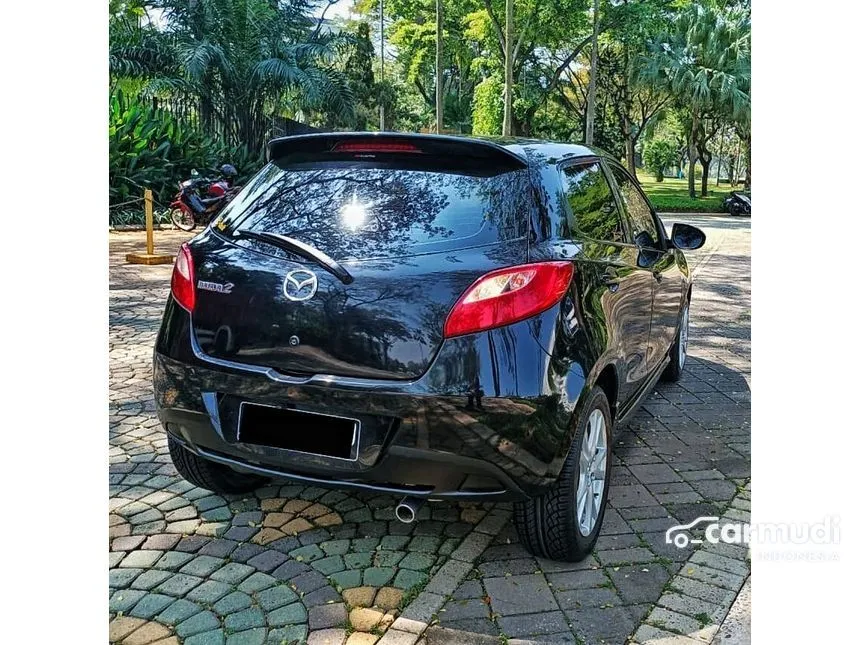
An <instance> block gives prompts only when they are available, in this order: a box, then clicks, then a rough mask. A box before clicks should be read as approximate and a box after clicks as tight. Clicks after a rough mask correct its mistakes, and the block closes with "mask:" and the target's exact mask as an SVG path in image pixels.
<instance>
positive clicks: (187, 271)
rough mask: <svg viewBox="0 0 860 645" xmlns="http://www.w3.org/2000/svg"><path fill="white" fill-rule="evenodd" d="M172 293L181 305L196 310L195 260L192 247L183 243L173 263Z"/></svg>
mask: <svg viewBox="0 0 860 645" xmlns="http://www.w3.org/2000/svg"><path fill="white" fill-rule="evenodd" d="M170 293H172V294H173V298H174V299H175V300H176V302H178V303H179V306H180V307H182V308H183V309H185V310H186V311H188V312H192V311H194V300H195V294H194V260H193V259H192V258H191V249H189V248H188V244H183V245H182V247H181V248H180V249H179V255H177V256H176V264H174V265H173V277H172V278H171V279H170Z"/></svg>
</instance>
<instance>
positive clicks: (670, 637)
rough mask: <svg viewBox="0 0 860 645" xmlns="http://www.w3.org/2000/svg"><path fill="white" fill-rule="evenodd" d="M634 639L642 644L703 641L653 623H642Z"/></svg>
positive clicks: (697, 644)
mask: <svg viewBox="0 0 860 645" xmlns="http://www.w3.org/2000/svg"><path fill="white" fill-rule="evenodd" d="M633 640H634V641H635V642H637V643H641V644H642V645H651V644H653V645H701V643H702V641H700V640H694V639H692V638H688V637H687V636H681V635H680V634H673V633H671V632H667V631H665V630H663V629H658V628H657V627H654V626H652V625H640V626H639V629H637V630H636V633H635V634H634V635H633Z"/></svg>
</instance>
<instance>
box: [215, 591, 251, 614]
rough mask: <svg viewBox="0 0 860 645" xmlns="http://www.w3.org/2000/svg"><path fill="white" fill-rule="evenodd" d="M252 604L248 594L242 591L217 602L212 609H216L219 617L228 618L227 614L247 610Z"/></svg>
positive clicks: (230, 594)
mask: <svg viewBox="0 0 860 645" xmlns="http://www.w3.org/2000/svg"><path fill="white" fill-rule="evenodd" d="M251 604H252V600H251V597H250V596H249V595H248V594H246V593H244V592H242V591H234V592H232V593H229V594H227V595H226V596H224V597H223V598H221V600H219V601H218V602H216V603H215V604H214V605H213V606H212V609H214V610H215V611H216V612H217V613H218V614H219V615H221V616H226V615H227V614H232V613H233V612H237V611H242V610H243V609H247V608H248V607H250V606H251Z"/></svg>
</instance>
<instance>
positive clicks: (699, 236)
mask: <svg viewBox="0 0 860 645" xmlns="http://www.w3.org/2000/svg"><path fill="white" fill-rule="evenodd" d="M704 244H705V234H704V232H702V230H701V229H698V228H696V227H695V226H690V225H689V224H680V223H676V224H673V225H672V246H674V247H675V248H676V249H681V250H683V251H693V250H695V249H700V248H702V246H703V245H704Z"/></svg>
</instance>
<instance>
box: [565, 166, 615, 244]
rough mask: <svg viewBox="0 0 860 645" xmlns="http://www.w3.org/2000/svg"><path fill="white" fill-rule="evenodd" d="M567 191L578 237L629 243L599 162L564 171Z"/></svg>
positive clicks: (569, 167)
mask: <svg viewBox="0 0 860 645" xmlns="http://www.w3.org/2000/svg"><path fill="white" fill-rule="evenodd" d="M562 177H564V192H565V196H566V197H567V203H568V204H569V205H570V210H571V211H572V213H573V230H574V232H575V234H576V235H577V236H581V237H585V238H588V239H592V240H601V241H603V242H613V243H614V242H619V243H624V242H626V240H625V238H624V228H623V227H622V224H621V215H620V213H619V212H618V206H617V205H616V203H615V197H614V196H613V195H612V189H611V188H610V187H609V182H607V181H606V177H604V176H603V171H602V170H601V169H600V165H599V164H598V163H597V162H594V163H590V164H586V165H574V166H568V167H566V168H564V169H563V170H562Z"/></svg>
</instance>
